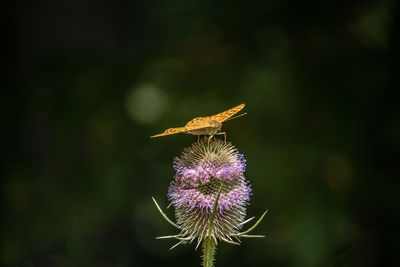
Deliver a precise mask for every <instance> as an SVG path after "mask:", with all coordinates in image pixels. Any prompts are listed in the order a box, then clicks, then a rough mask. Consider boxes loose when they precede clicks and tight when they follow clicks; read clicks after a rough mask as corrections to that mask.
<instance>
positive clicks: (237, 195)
mask: <svg viewBox="0 0 400 267" xmlns="http://www.w3.org/2000/svg"><path fill="white" fill-rule="evenodd" d="M174 168H175V170H176V175H175V178H174V180H173V181H172V182H171V184H170V187H169V190H168V199H169V200H170V201H171V202H172V205H173V206H174V207H175V215H176V219H177V224H178V226H179V228H180V229H181V233H180V236H181V237H182V238H185V239H186V240H191V241H193V240H194V239H196V238H197V239H198V243H200V242H201V241H202V240H203V239H204V238H205V237H206V235H207V234H208V231H207V230H208V227H209V225H210V217H211V214H212V211H213V207H214V203H215V199H216V197H217V194H218V191H219V190H221V191H220V195H219V199H218V202H217V206H216V211H215V218H214V222H213V224H212V225H213V227H212V229H211V236H213V237H214V239H215V240H217V239H221V240H231V236H234V235H235V234H238V233H239V230H240V229H241V226H242V223H243V222H244V219H245V216H246V206H247V205H248V203H249V200H250V195H251V188H250V186H249V184H248V181H246V179H245V177H244V171H245V168H246V160H245V158H244V156H243V155H241V154H239V152H238V151H237V149H236V148H235V147H234V146H233V145H231V144H230V143H226V142H223V141H221V140H219V139H216V138H213V139H211V140H210V141H209V140H208V138H204V139H202V140H200V141H199V142H196V143H194V144H193V145H192V146H191V147H189V148H186V149H184V151H183V153H182V155H181V156H180V157H178V158H175V160H174ZM220 188H221V189H220Z"/></svg>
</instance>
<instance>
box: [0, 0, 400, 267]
mask: <svg viewBox="0 0 400 267" xmlns="http://www.w3.org/2000/svg"><path fill="white" fill-rule="evenodd" d="M4 10H5V17H4V18H5V19H6V24H5V25H6V27H5V28H6V31H5V37H6V38H5V39H6V40H7V42H6V45H7V49H6V50H4V52H5V59H6V70H5V72H3V74H4V79H3V86H2V87H3V89H4V90H3V91H4V92H5V94H4V96H3V97H2V98H1V102H0V104H1V105H0V107H1V112H0V114H1V118H2V121H1V122H2V123H1V126H2V127H1V140H2V143H3V145H2V152H3V158H2V161H1V167H2V168H1V169H2V179H1V181H2V184H1V195H2V199H3V215H2V219H1V263H0V265H2V266H21V267H23V266H98V267H101V266H199V265H200V254H201V253H200V251H199V250H198V251H195V250H194V248H195V246H194V245H193V244H191V245H186V246H179V247H177V248H176V249H174V250H173V251H169V250H168V249H169V247H170V246H172V245H173V244H174V242H173V241H172V240H156V239H155V237H156V236H161V235H168V234H174V233H177V232H176V230H175V229H174V228H173V227H172V226H170V225H168V224H167V223H166V222H165V221H164V220H163V219H162V217H161V216H160V214H159V213H158V211H157V210H156V208H155V207H154V205H153V203H152V201H151V196H155V197H156V199H157V200H158V201H159V203H160V204H161V205H162V207H166V206H167V205H168V202H167V198H166V193H167V188H168V186H169V183H170V181H171V180H172V178H173V175H174V170H173V168H172V160H173V158H174V157H175V156H178V155H179V154H180V153H181V151H182V150H183V148H184V147H186V146H189V145H190V144H191V143H192V142H193V141H195V140H196V137H195V136H191V135H184V134H180V135H175V136H168V137H163V138H158V139H150V138H149V136H150V135H153V134H156V133H160V132H161V131H163V130H164V129H166V128H169V127H175V126H182V125H184V124H185V123H186V122H187V121H189V120H190V119H192V118H193V117H196V116H206V115H211V114H215V113H218V112H221V111H223V110H225V109H228V108H230V107H233V106H235V105H238V104H240V103H245V104H246V108H245V111H246V112H247V113H248V115H247V116H245V117H242V118H240V119H237V120H232V121H229V122H226V123H225V124H224V126H223V130H224V131H226V132H227V134H228V140H229V141H231V142H232V143H233V144H234V145H236V147H237V148H238V149H239V151H240V152H241V153H244V154H245V157H246V158H247V163H248V166H247V171H246V177H247V179H249V180H250V182H251V184H252V188H253V193H254V194H253V196H252V199H251V205H250V206H249V208H248V216H249V217H251V216H257V217H258V216H260V215H261V213H262V212H263V211H264V210H265V209H269V213H268V215H267V216H266V217H265V219H264V221H263V223H262V224H261V225H260V226H259V227H258V228H257V229H256V230H255V231H254V233H258V234H266V235H267V238H266V239H245V240H244V241H243V244H242V245H241V246H240V247H238V246H232V245H227V244H221V245H220V246H219V247H218V251H217V258H216V260H217V266H396V265H397V266H400V256H399V255H400V251H399V247H400V242H399V239H400V232H399V230H398V227H399V221H400V205H399V202H400V201H399V200H398V194H399V192H400V182H399V177H398V176H399V172H398V162H397V160H398V155H399V147H400V112H399V100H398V98H396V97H395V91H396V89H398V84H399V77H398V76H397V75H398V59H399V47H400V45H399V35H398V34H395V32H396V30H398V29H399V28H400V21H399V17H400V12H399V11H400V6H399V5H398V3H397V2H395V1H388V0H383V1H361V0H360V1H344V0H339V1H316V0H311V1H289V0H279V1H277V0H271V1H264V2H252V3H236V2H232V1H218V2H216V1H176V0H172V1H164V2H162V1H110V0H109V1H107V0H100V1H93V0H84V1H76V0H71V1H32V2H30V3H24V2H22V1H14V2H13V3H10V4H9V5H8V6H7V7H6V8H5V9H4ZM168 214H169V215H170V216H171V217H173V209H172V208H171V209H169V210H168Z"/></svg>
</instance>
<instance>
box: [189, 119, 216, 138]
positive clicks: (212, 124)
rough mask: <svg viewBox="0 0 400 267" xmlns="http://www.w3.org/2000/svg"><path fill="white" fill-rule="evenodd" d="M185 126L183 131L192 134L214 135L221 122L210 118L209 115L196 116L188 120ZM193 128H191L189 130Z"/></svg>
mask: <svg viewBox="0 0 400 267" xmlns="http://www.w3.org/2000/svg"><path fill="white" fill-rule="evenodd" d="M185 127H186V128H187V129H188V130H187V131H185V132H184V133H187V134H193V135H214V134H215V133H217V132H219V131H220V130H221V127H222V123H219V122H217V121H215V120H212V119H211V118H210V117H198V118H195V119H193V120H191V121H189V122H188V123H187V124H186V125H185ZM189 129H193V130H189Z"/></svg>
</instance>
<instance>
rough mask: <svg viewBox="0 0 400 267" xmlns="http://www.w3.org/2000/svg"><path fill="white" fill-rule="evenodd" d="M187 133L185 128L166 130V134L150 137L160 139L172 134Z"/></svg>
mask: <svg viewBox="0 0 400 267" xmlns="http://www.w3.org/2000/svg"><path fill="white" fill-rule="evenodd" d="M186 131H187V129H186V128H185V127H178V128H169V129H167V130H165V131H164V132H162V133H160V134H156V135H153V136H150V138H154V137H160V136H164V135H170V134H177V133H183V132H186Z"/></svg>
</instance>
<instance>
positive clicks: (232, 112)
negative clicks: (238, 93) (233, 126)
mask: <svg viewBox="0 0 400 267" xmlns="http://www.w3.org/2000/svg"><path fill="white" fill-rule="evenodd" d="M243 108H244V104H240V105H239V106H236V107H233V108H231V109H228V110H225V111H223V112H221V113H218V114H215V115H212V116H210V118H211V119H212V120H214V121H217V122H219V123H223V122H224V121H226V120H227V119H229V118H230V117H232V116H233V115H235V114H236V113H238V112H239V111H241V110H242V109H243Z"/></svg>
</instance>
